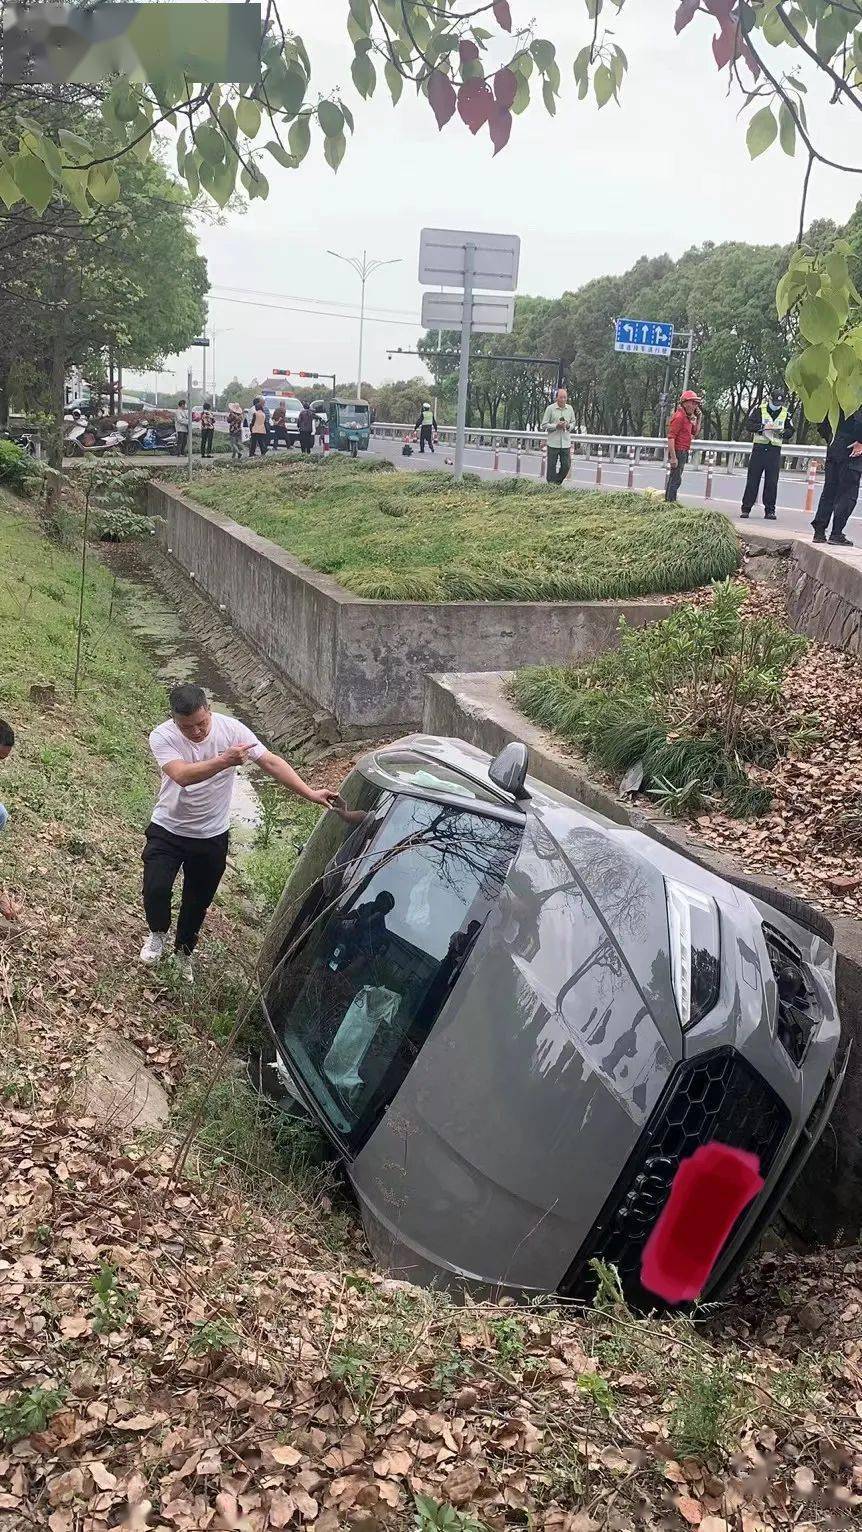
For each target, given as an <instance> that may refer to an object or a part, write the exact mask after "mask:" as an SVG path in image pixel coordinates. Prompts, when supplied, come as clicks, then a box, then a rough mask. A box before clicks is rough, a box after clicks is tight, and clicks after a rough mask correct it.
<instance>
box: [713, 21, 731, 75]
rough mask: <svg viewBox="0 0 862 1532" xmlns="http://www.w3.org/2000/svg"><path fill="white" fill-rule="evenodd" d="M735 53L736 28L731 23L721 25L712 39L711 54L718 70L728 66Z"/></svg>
mask: <svg viewBox="0 0 862 1532" xmlns="http://www.w3.org/2000/svg"><path fill="white" fill-rule="evenodd" d="M735 52H736V27H735V26H734V25H733V24H732V22H724V21H722V23H721V31H720V32H719V34H718V36H717V37H714V38H713V39H712V54H713V58H714V59H715V62H716V64H717V65H718V67H719V69H724V67H725V65H726V64H729V63H730V61H731V59H732V58H733V55H734V53H735Z"/></svg>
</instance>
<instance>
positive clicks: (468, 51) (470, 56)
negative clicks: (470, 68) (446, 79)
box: [458, 38, 479, 65]
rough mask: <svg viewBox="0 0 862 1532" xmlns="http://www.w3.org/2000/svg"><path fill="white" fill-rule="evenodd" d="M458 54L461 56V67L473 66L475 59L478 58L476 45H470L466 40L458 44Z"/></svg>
mask: <svg viewBox="0 0 862 1532" xmlns="http://www.w3.org/2000/svg"><path fill="white" fill-rule="evenodd" d="M458 52H459V53H460V55H461V63H462V65H463V64H475V62H476V60H477V58H478V57H479V49H478V48H477V47H476V44H475V43H471V42H470V41H469V40H468V39H467V38H465V39H464V41H463V42H460V43H459V44H458Z"/></svg>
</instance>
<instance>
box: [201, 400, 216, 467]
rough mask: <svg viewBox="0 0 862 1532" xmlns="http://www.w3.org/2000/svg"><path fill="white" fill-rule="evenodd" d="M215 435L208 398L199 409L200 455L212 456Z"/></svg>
mask: <svg viewBox="0 0 862 1532" xmlns="http://www.w3.org/2000/svg"><path fill="white" fill-rule="evenodd" d="M214 435H215V415H214V414H213V408H212V404H211V403H210V401H209V399H207V400H205V402H204V407H203V409H202V410H201V457H212V455H213V437H214Z"/></svg>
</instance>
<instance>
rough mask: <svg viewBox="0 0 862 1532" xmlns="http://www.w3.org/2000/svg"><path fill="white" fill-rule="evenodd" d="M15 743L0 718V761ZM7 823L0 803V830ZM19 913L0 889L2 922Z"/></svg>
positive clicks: (11, 899) (9, 727)
mask: <svg viewBox="0 0 862 1532" xmlns="http://www.w3.org/2000/svg"><path fill="white" fill-rule="evenodd" d="M14 743H15V731H14V729H13V728H12V725H11V724H10V723H7V722H6V719H5V718H0V761H5V760H7V758H8V757H9V755H10V754H11V751H12V746H13V745H14ZM8 823H9V812H8V810H7V808H6V806H5V804H3V803H0V830H5V828H6V826H7V824H8ZM20 913H21V906H20V905H19V904H18V902H17V900H15V899H13V898H12V895H11V894H9V893H7V892H6V890H5V888H0V916H2V917H3V919H4V920H17V919H18V916H19V915H20Z"/></svg>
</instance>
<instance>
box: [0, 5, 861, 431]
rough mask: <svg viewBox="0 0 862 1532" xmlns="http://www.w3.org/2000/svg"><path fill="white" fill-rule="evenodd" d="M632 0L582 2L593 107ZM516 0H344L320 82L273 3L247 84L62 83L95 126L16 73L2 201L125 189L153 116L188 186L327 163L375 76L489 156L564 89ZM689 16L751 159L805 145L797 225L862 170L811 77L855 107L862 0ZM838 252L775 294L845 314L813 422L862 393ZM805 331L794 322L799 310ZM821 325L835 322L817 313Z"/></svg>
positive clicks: (614, 68) (584, 81)
mask: <svg viewBox="0 0 862 1532" xmlns="http://www.w3.org/2000/svg"><path fill="white" fill-rule="evenodd" d="M630 3H631V0H584V7H585V17H584V20H585V33H586V35H585V41H584V43H583V46H582V47H581V48H580V49H579V50H578V52H577V55H576V56H575V58H574V60H573V62H572V65H571V69H572V73H573V76H574V84H575V89H576V94H577V96H578V97H579V98H580V99H582V100H583V99H585V98H587V97H592V98H594V100H595V102H596V104H597V105H598V107H599V108H603V107H605V106H608V105H610V104H611V103H614V104H616V103H619V102H620V101H621V99H622V92H623V86H624V82H625V78H626V75H627V73H628V70H629V60H628V57H627V55H626V54H625V52H624V51H623V49H622V47H621V46H620V43H619V41H618V39H617V36H616V31H615V27H616V25H617V23H618V17H619V15H620V13H624V12H625V10H626V7H627V5H629V4H630ZM526 9H527V8H526V7H525V6H524V5H523V4H522V3H521V4H517V5H515V6H514V7H513V6H512V5H510V4H509V3H508V0H493V3H491V0H485V3H479V0H344V3H343V8H342V15H343V17H344V19H345V22H346V26H347V32H348V36H349V39H350V42H351V44H352V47H353V60H352V63H351V67H350V81H349V82H348V81H346V80H345V82H344V87H343V89H339V90H337V91H335V92H334V93H330V94H327V95H321V94H318V93H316V92H315V90H314V87H313V84H312V65H311V59H310V57H309V53H308V50H307V48H306V46H305V43H304V42H303V40H302V38H301V37H300V36H299V35H298V34H297V33H296V32H292V31H289V30H286V29H285V27H284V26H283V24H282V21H281V19H280V17H279V13H278V9H277V7H276V5H275V4H269V5H268V6H267V8H266V11H265V16H264V25H263V34H262V38H261V75H260V80H259V81H258V82H257V83H256V84H254V85H253V86H248V87H243V88H236V87H230V86H227V87H226V86H219V85H211V84H206V83H192V82H189V81H188V80H186V79H184V78H183V77H181V76H179V75H174V74H171V72H170V70H169V69H166V71H165V74H164V75H163V76H162V77H161V78H160V79H156V80H153V81H151V82H149V83H147V84H135V83H133V82H131V81H129V80H128V79H126V78H120V79H118V80H116V81H114V82H113V83H108V84H106V86H105V87H104V88H90V87H73V88H72V89H74V91H75V92H76V97H75V99H76V100H77V101H79V102H80V100H81V99H82V95H83V96H89V99H91V100H92V101H93V102H94V103H95V104H97V106H98V112H99V118H98V123H97V124H96V126H95V128H94V129H93V130H92V131H89V132H87V133H79V132H76V131H73V130H72V129H71V128H67V127H61V128H59V129H58V130H56V131H55V130H53V129H51V128H46V126H45V125H44V123H43V121H42V117H41V111H40V109H41V107H42V106H43V105H44V103H45V102H46V100H47V101H49V102H50V101H56V100H57V99H65V98H64V95H63V93H64V92H68V90H69V89H70V88H69V87H59V88H56V89H55V88H53V87H45V86H38V85H31V84H24V85H20V86H16V87H14V89H13V90H11V91H8V92H7V101H6V103H5V105H3V106H0V201H2V202H3V203H4V204H5V206H6V207H7V208H14V207H15V206H16V205H17V204H19V203H24V204H26V205H27V206H28V207H29V208H31V209H32V210H33V212H34V213H36V214H37V215H39V216H41V215H42V214H44V212H45V210H46V209H47V208H48V207H49V204H50V203H51V202H52V198H53V197H56V195H57V194H59V195H60V196H61V197H62V198H64V199H66V200H67V201H68V202H69V203H70V204H71V205H72V206H73V207H74V208H75V209H76V210H77V212H78V214H79V216H80V217H82V218H88V217H90V216H91V215H92V213H93V211H94V209H97V208H99V207H110V206H112V205H113V204H114V203H116V201H117V200H118V199H119V198H120V196H121V194H122V188H121V184H120V179H119V176H118V174H117V168H116V167H117V161H118V159H122V158H123V157H125V156H128V155H135V156H137V157H138V158H140V159H142V160H145V159H146V158H147V157H148V155H149V154H150V153H151V150H152V144H153V140H154V133H155V132H156V131H157V129H159V128H160V127H161V126H162V125H167V126H169V127H170V128H171V129H173V130H175V132H176V160H177V169H178V172H179V174H180V176H181V177H182V179H183V180H184V181H185V183H186V185H187V186H188V189H189V191H190V193H191V195H192V196H197V195H198V193H199V192H203V193H205V194H206V195H207V196H209V197H210V198H212V199H213V200H214V201H215V202H216V203H217V204H218V206H219V207H224V206H225V205H226V204H227V203H228V201H229V200H230V198H231V196H232V195H233V193H234V192H235V191H242V192H244V193H245V195H246V196H247V197H248V198H249V199H255V198H262V197H266V196H267V194H268V191H269V179H268V175H267V171H270V172H271V170H272V163H273V162H274V163H275V165H276V166H277V167H282V168H286V169H292V168H296V167H297V166H298V165H300V164H301V163H302V161H303V160H304V159H305V157H306V155H307V154H309V152H310V151H311V150H312V147H313V145H314V144H315V142H316V143H317V144H318V145H319V146H320V147H321V148H322V151H323V156H324V158H325V160H326V163H327V164H328V165H329V166H330V167H331V168H332V169H333V170H338V168H339V166H340V165H341V163H342V161H343V159H344V157H345V154H346V152H347V147H348V141H349V137H350V135H351V134H352V133H353V131H354V118H353V113H352V110H351V108H350V106H349V105H348V102H347V100H346V99H345V96H346V94H347V93H348V92H351V93H353V94H354V95H358V97H359V98H361V99H362V100H368V99H369V98H370V97H371V96H372V95H373V94H374V92H375V90H377V88H378V87H379V86H380V85H381V81H382V82H384V85H385V88H386V89H387V90H388V91H389V94H390V97H391V100H392V102H393V105H397V104H398V102H399V101H400V100H401V99H402V98H403V96H404V95H405V87H407V88H408V91H407V93H411V92H412V93H413V94H416V95H418V96H419V97H420V98H422V99H424V101H425V102H426V103H427V106H428V110H429V112H430V113H431V114H432V116H433V118H434V120H435V122H436V124H437V127H438V129H440V130H442V129H444V128H446V127H448V125H449V124H453V125H457V124H458V123H460V124H462V125H463V126H465V127H466V128H467V129H468V131H469V132H470V133H472V134H473V135H477V134H480V133H481V134H486V135H487V138H488V141H489V143H490V145H491V147H492V149H493V153H494V154H497V153H499V152H500V150H501V149H503V148H504V147H505V145H506V144H507V143H508V141H509V138H510V135H511V133H512V130H513V127H514V122H515V119H516V118H517V117H518V116H520V114H521V113H522V112H524V111H525V109H526V108H527V106H528V105H529V104H530V102H531V100H532V99H534V98H536V97H541V100H542V102H543V104H544V108H545V110H546V112H547V113H548V114H549V115H550V116H552V117H553V116H555V115H556V113H557V109H558V102H559V100H560V97H561V93H562V89H563V85H562V82H563V68H561V63H560V59H559V57H558V50H557V44H556V43H555V42H554V41H553V40H552V39H550V38H548V37H543V36H541V35H540V34H539V33H538V31H537V27H536V24H535V23H534V22H533V21H532V20H529V19H527V16H526ZM519 11H521V12H522V13H523V21H521V17H520V16H519V15H518V12H519ZM513 12H514V14H513ZM704 21H706V22H707V23H708V27H707V26H703V25H702V23H703V22H704ZM609 22H611V23H613V25H609V24H608V23H609ZM695 22H697V23H698V25H699V26H700V27H701V31H702V36H703V41H704V45H705V46H709V47H711V51H712V56H713V59H714V62H715V65H716V67H717V69H719V70H720V71H721V72H722V73H726V74H727V77H728V81H729V86H730V92H731V95H736V96H737V97H741V99H742V103H743V106H744V107H745V108H747V109H748V111H747V124H746V140H747V144H748V148H749V152H750V154H751V155H752V157H753V158H758V157H759V156H760V155H762V154H764V153H766V152H768V151H771V152H773V153H775V152H779V153H780V152H783V153H784V154H786V155H790V156H792V155H794V154H795V153H796V151H797V149H801V150H802V151H803V153H804V154H805V156H806V158H807V169H806V173H805V181H804V188H803V207H802V210H801V213H800V225H799V226H800V238H801V229H802V227H803V224H804V203H805V197H806V195H807V190H808V186H809V181H810V175H811V170H812V167H813V166H814V165H815V164H818V163H822V164H827V165H831V166H833V167H835V168H837V169H839V170H845V171H847V172H850V173H859V172H860V171H862V166H859V165H855V164H847V163H843V162H838V161H835V160H834V159H833V158H831V156H830V155H829V154H827V153H826V152H825V151H824V149H823V148H822V147H821V146H820V143H819V142H818V140H817V138H816V137H815V134H814V130H813V129H812V128H811V127H810V126H809V119H808V114H807V108H806V100H807V97H808V93H809V90H810V89H811V87H812V86H816V87H818V88H819V89H820V90H823V89H824V88H825V92H826V99H827V101H828V102H829V104H830V106H831V107H832V109H833V111H840V112H843V113H850V114H852V113H853V112H854V111H856V112H862V9H860V6H859V4H858V3H856V0H850V3H846V0H842V3H838V0H680V3H679V4H678V6H677V9H676V13H675V18H674V27H675V30H676V32H677V33H681V32H683V31H685V30H686V29H687V28H688V27H690V26H691V25H692V24H694V23H695ZM710 34H711V35H710ZM566 68H567V69H568V68H569V66H568V65H566ZM853 121H855V119H853ZM847 136H848V138H851V137H852V134H848V135H847ZM834 255H835V257H836V258H835V260H834V261H833V268H834V270H833V269H832V268H830V266H829V264H827V261H826V259H825V258H824V257H823V256H822V255H820V254H817V253H816V252H813V251H812V252H811V253H810V255H806V257H805V259H806V260H807V261H808V262H809V264H808V265H807V267H806V268H805V276H806V280H807V286H806V291H805V293H804V294H803V292H802V291H801V289H800V288H799V287H798V284H797V283H795V281H794V282H793V283H791V284H789V287H785V289H784V291H783V293H782V295H781V297H780V299H779V307H780V308H781V309H782V310H783V314H784V317H786V318H787V319H788V320H789V321H790V322H791V323H793V322H795V320H796V319H797V315H798V310H799V308H800V307H801V305H802V304H803V303H805V302H806V301H807V299H808V297H815V298H820V299H822V300H823V302H824V303H825V304H828V305H830V307H831V308H832V309H833V310H834V311H835V313H836V314H838V315H839V321H838V325H837V328H835V327H833V328H832V331H831V332H830V338H828V339H826V340H822V341H819V342H816V343H814V344H815V345H816V346H817V347H819V348H821V349H819V350H818V351H817V352H816V354H815V355H814V356H811V355H809V356H807V357H805V359H804V360H803V358H802V357H800V358H799V359H798V360H799V366H798V367H797V369H796V371H795V373H794V377H795V380H796V382H795V386H796V387H797V388H798V391H799V393H800V396H801V398H802V401H803V405H804V407H805V411H806V414H807V415H808V416H809V418H810V419H812V420H813V419H815V418H816V417H817V415H818V412H820V411H821V408H822V406H823V405H824V404H826V406H827V410H826V413H828V414H830V415H831V416H832V417H833V418H836V417H837V413H838V410H839V409H840V408H842V407H844V406H843V405H842V400H848V399H851V398H853V399H858V398H862V358H858V357H857V346H856V337H857V331H858V330H859V327H860V324H862V306H860V303H859V300H858V296H857V294H856V290H855V288H854V287H853V286H852V284H849V283H845V282H844V279H843V276H842V274H841V271H840V269H839V268H840V261H841V252H840V251H838V252H834ZM794 270H796V271H799V270H801V268H800V267H799V266H798V265H797V266H796V267H795V268H794ZM836 271H837V273H838V274H837V276H836V274H835V273H836ZM815 288H816V291H815ZM845 300H846V301H845ZM809 313H810V311H809ZM806 323H807V320H806ZM800 329H801V330H802V333H803V335H804V330H803V328H802V324H801V321H800ZM821 329H824V330H828V329H829V327H828V326H827V325H826V318H825V316H824V317H823V321H822V325H821ZM842 348H849V350H848V349H842ZM803 356H804V353H803ZM851 359H852V365H851ZM815 363H817V364H818V366H819V368H820V370H819V371H818V376H817V379H816V380H815V379H814V376H813V373H814V365H815Z"/></svg>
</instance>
